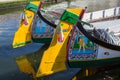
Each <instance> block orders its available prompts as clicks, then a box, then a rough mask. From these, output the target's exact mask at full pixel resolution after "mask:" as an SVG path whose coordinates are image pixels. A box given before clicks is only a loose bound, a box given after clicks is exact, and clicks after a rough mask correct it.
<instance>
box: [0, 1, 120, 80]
mask: <svg viewBox="0 0 120 80" xmlns="http://www.w3.org/2000/svg"><path fill="white" fill-rule="evenodd" d="M63 4H65V5H64V6H66V3H63ZM64 6H61V7H64ZM71 6H76V7H85V6H88V11H95V10H101V9H106V8H111V7H116V6H120V0H76V1H75V2H72V3H71ZM56 8H57V9H59V6H57V7H55V8H52V9H56ZM20 14H21V12H20V13H17V12H16V13H12V14H5V15H0V65H1V66H0V71H1V73H0V76H2V77H0V80H23V79H26V76H24V75H23V76H20V75H19V74H21V73H19V70H18V67H17V65H16V63H15V61H14V58H13V57H16V56H19V55H20V54H21V53H22V54H24V53H28V52H30V50H32V51H36V50H37V49H39V48H40V47H41V45H40V44H33V45H31V46H28V47H23V48H19V49H13V48H12V47H11V44H12V40H13V36H14V32H15V31H16V30H17V28H18V26H19V21H20ZM33 54H34V53H33ZM8 66H9V68H8ZM13 71H14V72H13ZM11 73H13V75H14V74H16V73H17V76H18V77H19V79H18V77H17V76H16V75H15V76H12V77H11V76H9V75H10V74H11ZM3 75H5V76H3ZM7 75H8V76H9V77H8V78H7V77H6V76H7ZM13 77H14V78H15V79H14V78H13Z"/></svg>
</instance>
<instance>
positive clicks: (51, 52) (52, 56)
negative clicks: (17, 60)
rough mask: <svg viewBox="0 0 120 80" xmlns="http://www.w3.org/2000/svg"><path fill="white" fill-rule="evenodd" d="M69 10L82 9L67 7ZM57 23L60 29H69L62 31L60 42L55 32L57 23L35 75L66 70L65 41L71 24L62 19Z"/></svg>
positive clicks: (40, 75)
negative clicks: (62, 38)
mask: <svg viewBox="0 0 120 80" xmlns="http://www.w3.org/2000/svg"><path fill="white" fill-rule="evenodd" d="M68 10H69V11H73V12H72V13H74V11H75V13H77V14H78V12H79V14H80V13H81V11H82V9H77V10H76V9H75V10H74V9H73V10H72V9H68ZM59 24H60V25H61V26H60V27H61V28H62V30H66V29H69V30H68V31H66V32H63V36H64V41H63V42H62V43H59V42H57V38H58V37H59V34H58V33H57V29H59V25H58V27H57V29H56V32H55V33H54V35H53V39H52V42H51V44H50V46H49V48H48V49H47V50H46V51H45V52H44V54H43V57H42V60H41V63H40V66H39V69H38V72H37V75H36V77H42V76H47V75H50V74H53V73H56V72H59V71H63V70H66V64H65V62H66V51H67V42H68V38H69V36H70V32H71V30H72V27H73V25H72V24H69V23H67V22H64V21H60V22H59Z"/></svg>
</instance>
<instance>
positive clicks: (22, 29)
mask: <svg viewBox="0 0 120 80" xmlns="http://www.w3.org/2000/svg"><path fill="white" fill-rule="evenodd" d="M31 3H32V4H35V5H37V6H39V4H40V2H39V1H35V2H31ZM24 12H25V16H26V17H27V19H28V25H25V24H24V19H22V20H21V23H20V26H19V29H18V30H17V31H16V32H15V35H14V40H13V48H17V47H21V46H25V45H26V44H28V43H31V42H32V41H31V24H32V21H33V18H34V15H35V13H34V12H32V11H30V10H26V9H25V10H24Z"/></svg>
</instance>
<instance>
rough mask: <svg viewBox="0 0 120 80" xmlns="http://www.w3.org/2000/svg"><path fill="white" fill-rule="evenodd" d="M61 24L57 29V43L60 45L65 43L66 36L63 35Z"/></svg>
mask: <svg viewBox="0 0 120 80" xmlns="http://www.w3.org/2000/svg"><path fill="white" fill-rule="evenodd" d="M61 27H62V26H61V24H59V26H58V27H57V29H56V33H57V34H58V38H57V41H58V42H59V43H62V42H63V41H64V35H63V30H62V28H61Z"/></svg>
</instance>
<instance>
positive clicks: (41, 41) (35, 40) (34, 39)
mask: <svg viewBox="0 0 120 80" xmlns="http://www.w3.org/2000/svg"><path fill="white" fill-rule="evenodd" d="M32 40H33V42H36V43H45V44H49V43H51V41H52V38H33V39H32Z"/></svg>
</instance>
